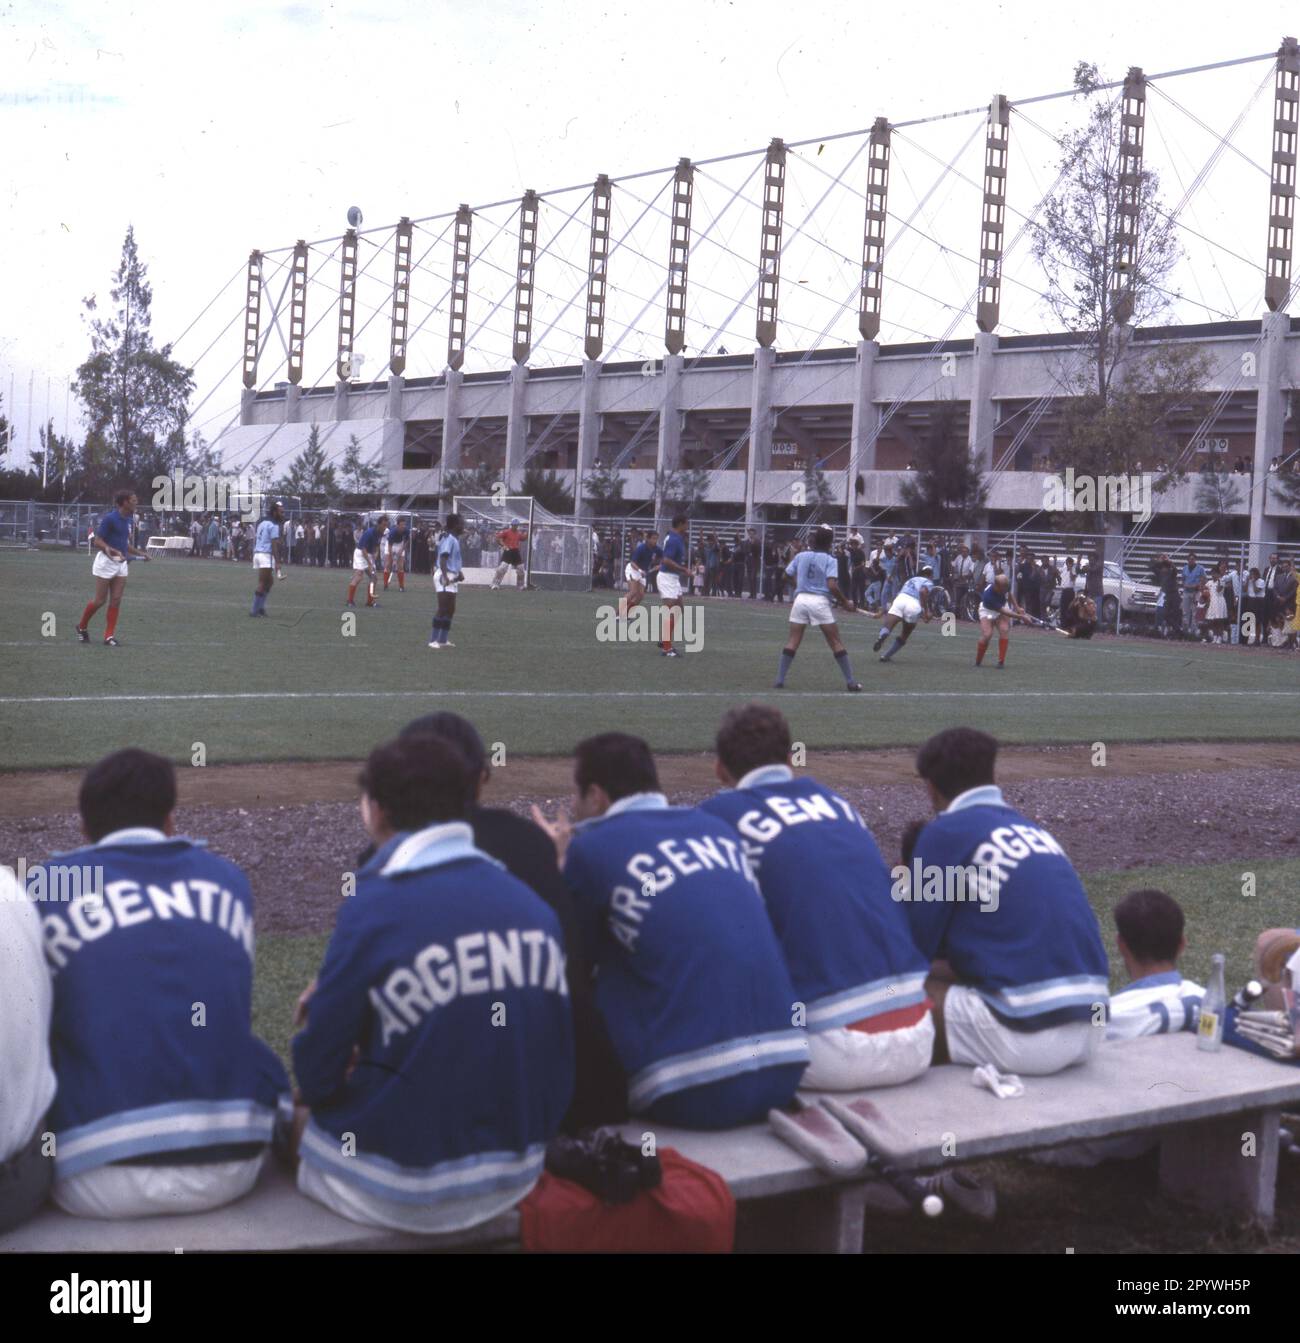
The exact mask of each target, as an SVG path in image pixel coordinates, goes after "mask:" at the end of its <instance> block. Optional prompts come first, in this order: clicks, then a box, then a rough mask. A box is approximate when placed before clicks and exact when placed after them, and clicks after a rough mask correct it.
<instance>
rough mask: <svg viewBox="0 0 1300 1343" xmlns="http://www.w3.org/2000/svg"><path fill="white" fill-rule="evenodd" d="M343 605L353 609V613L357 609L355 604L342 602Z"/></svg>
mask: <svg viewBox="0 0 1300 1343" xmlns="http://www.w3.org/2000/svg"><path fill="white" fill-rule="evenodd" d="M343 605H344V606H350V607H352V609H353V610H354V611H355V610H356V608H357V604H356V602H344V603H343Z"/></svg>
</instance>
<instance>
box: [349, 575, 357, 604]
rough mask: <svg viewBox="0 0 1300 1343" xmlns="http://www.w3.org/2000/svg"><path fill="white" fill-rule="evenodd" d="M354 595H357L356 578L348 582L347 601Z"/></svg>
mask: <svg viewBox="0 0 1300 1343" xmlns="http://www.w3.org/2000/svg"><path fill="white" fill-rule="evenodd" d="M356 595H357V584H356V580H355V579H353V581H352V582H351V583H349V584H348V601H351V600H352V599H353V598H354V597H355V596H356Z"/></svg>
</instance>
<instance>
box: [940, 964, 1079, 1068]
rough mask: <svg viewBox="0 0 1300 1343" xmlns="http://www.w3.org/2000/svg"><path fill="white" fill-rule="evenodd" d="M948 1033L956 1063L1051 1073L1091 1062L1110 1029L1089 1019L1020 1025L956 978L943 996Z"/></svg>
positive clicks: (946, 1030) (944, 1026)
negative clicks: (1006, 1021)
mask: <svg viewBox="0 0 1300 1343" xmlns="http://www.w3.org/2000/svg"><path fill="white" fill-rule="evenodd" d="M943 1033H944V1036H945V1038H946V1040H947V1043H948V1057H949V1058H950V1059H952V1061H953V1062H954V1063H965V1064H969V1065H971V1066H972V1067H979V1066H980V1065H981V1064H984V1063H991V1064H992V1065H993V1066H994V1067H995V1068H996V1069H997V1070H998V1071H999V1072H1004V1073H1020V1074H1023V1075H1025V1076H1027V1077H1046V1076H1047V1075H1048V1074H1049V1073H1059V1072H1060V1071H1061V1069H1062V1068H1069V1067H1071V1066H1073V1065H1074V1064H1076V1063H1087V1061H1088V1060H1089V1059H1090V1058H1091V1057H1092V1051H1093V1050H1094V1049H1095V1048H1096V1047H1097V1043H1098V1041H1100V1040H1101V1039H1102V1037H1103V1036H1104V1035H1105V1034H1106V1031H1105V1028H1104V1027H1100V1026H1094V1025H1093V1024H1092V1023H1091V1022H1088V1021H1070V1022H1067V1023H1066V1024H1065V1025H1063V1026H1048V1027H1047V1028H1046V1029H1045V1030H1041V1031H1014V1030H1012V1029H1011V1028H1010V1027H1009V1026H1005V1025H1003V1023H1002V1022H1000V1021H999V1020H998V1019H997V1017H995V1016H994V1015H993V1012H992V1010H991V1009H990V1008H989V1005H988V1004H987V1003H986V1002H985V1001H984V999H983V998H981V997H980V996H979V994H978V993H976V992H975V990H974V989H973V988H971V987H969V985H966V984H953V985H952V986H951V987H950V988H949V989H948V994H947V997H945V998H944V1000H943Z"/></svg>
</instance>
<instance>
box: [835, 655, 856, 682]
mask: <svg viewBox="0 0 1300 1343" xmlns="http://www.w3.org/2000/svg"><path fill="white" fill-rule="evenodd" d="M835 661H836V662H838V663H839V664H840V671H842V672H843V673H844V684H845V685H848V684H849V683H850V682H851V681H852V680H853V668H852V667H850V666H849V651H848V649H847V648H841V649H840V651H839V652H838V653H836V654H835Z"/></svg>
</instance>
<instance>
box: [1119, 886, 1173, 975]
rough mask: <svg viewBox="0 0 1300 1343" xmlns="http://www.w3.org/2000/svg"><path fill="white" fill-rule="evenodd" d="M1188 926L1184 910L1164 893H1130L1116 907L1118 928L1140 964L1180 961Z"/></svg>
mask: <svg viewBox="0 0 1300 1343" xmlns="http://www.w3.org/2000/svg"><path fill="white" fill-rule="evenodd" d="M1184 922H1185V921H1184V919H1183V911H1182V907H1181V906H1180V905H1179V903H1178V901H1177V900H1175V899H1174V898H1173V896H1172V895H1168V894H1166V893H1165V892H1164V891H1157V890H1154V889H1151V888H1147V889H1143V890H1140V891H1130V892H1129V893H1128V895H1126V896H1125V897H1124V898H1123V899H1122V900H1121V901H1120V902H1119V904H1117V905H1116V906H1115V927H1116V929H1117V930H1118V932H1119V935H1120V936H1121V937H1122V938H1123V939H1124V941H1125V943H1126V944H1127V946H1128V949H1129V950H1130V951H1131V952H1132V953H1133V955H1134V956H1136V957H1137V959H1138V960H1140V961H1172V960H1174V959H1176V958H1177V956H1178V944H1179V943H1180V942H1181V941H1182V938H1183V926H1184Z"/></svg>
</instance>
